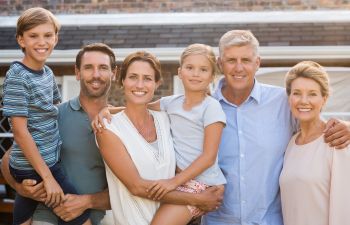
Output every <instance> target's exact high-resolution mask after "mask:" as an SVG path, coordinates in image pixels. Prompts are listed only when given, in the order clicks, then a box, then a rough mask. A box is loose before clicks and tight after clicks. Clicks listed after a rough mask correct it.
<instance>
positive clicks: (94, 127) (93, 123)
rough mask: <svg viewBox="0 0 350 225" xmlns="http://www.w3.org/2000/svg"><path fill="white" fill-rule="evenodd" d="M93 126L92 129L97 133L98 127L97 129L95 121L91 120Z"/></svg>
mask: <svg viewBox="0 0 350 225" xmlns="http://www.w3.org/2000/svg"><path fill="white" fill-rule="evenodd" d="M91 128H92V131H93V132H94V133H95V134H96V133H97V129H96V125H95V121H92V122H91Z"/></svg>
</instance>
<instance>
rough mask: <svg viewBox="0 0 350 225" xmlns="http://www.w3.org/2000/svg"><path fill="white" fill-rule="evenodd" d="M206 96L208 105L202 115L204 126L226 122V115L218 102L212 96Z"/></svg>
mask: <svg viewBox="0 0 350 225" xmlns="http://www.w3.org/2000/svg"><path fill="white" fill-rule="evenodd" d="M208 98H209V101H208V105H207V107H206V109H205V111H204V115H203V123H204V127H206V126H208V125H210V124H213V123H216V122H222V123H224V124H226V115H225V113H224V111H223V110H222V107H221V105H220V103H219V102H218V101H217V100H215V99H214V98H212V97H208Z"/></svg>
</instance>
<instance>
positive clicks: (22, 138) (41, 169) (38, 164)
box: [14, 129, 52, 179]
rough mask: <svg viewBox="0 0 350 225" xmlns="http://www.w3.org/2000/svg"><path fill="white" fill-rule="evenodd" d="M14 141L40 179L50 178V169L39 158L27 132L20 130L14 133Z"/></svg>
mask: <svg viewBox="0 0 350 225" xmlns="http://www.w3.org/2000/svg"><path fill="white" fill-rule="evenodd" d="M14 139H15V141H16V143H17V144H18V146H19V147H20V148H21V150H22V152H23V154H24V156H25V157H26V158H27V160H28V161H29V163H30V164H31V165H32V167H33V168H34V170H35V171H36V172H37V173H38V174H39V175H40V177H41V178H42V179H45V178H46V177H49V176H52V174H51V171H50V169H49V168H48V166H47V165H46V163H45V161H44V160H43V158H42V157H41V155H40V153H39V150H38V148H37V146H36V143H35V142H34V140H33V138H32V136H31V135H30V133H29V131H28V130H26V129H25V130H22V131H18V132H15V133H14Z"/></svg>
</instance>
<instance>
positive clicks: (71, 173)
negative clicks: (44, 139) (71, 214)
mask: <svg viewBox="0 0 350 225" xmlns="http://www.w3.org/2000/svg"><path fill="white" fill-rule="evenodd" d="M58 126H59V131H60V135H61V137H62V149H61V164H62V167H63V169H64V171H65V173H66V175H67V177H68V179H69V180H70V182H71V183H72V184H73V185H74V187H75V188H76V189H77V191H78V193H79V194H93V193H97V192H100V191H103V190H104V189H106V188H107V180H106V174H105V167H104V163H103V160H102V157H101V155H100V152H99V150H98V148H97V146H96V142H95V135H94V133H93V131H92V128H91V126H90V120H89V117H88V115H87V114H86V113H85V111H84V110H83V108H82V107H81V105H80V102H79V98H74V99H71V100H70V101H68V102H65V103H63V104H61V105H59V114H58ZM90 212H91V215H90V218H91V222H92V224H94V225H97V224H100V221H101V220H102V219H103V217H104V215H105V211H103V210H90ZM33 220H34V221H46V222H50V223H53V224H57V217H56V216H54V215H53V214H52V212H51V211H49V210H48V209H47V208H46V207H45V206H43V205H39V206H38V208H37V210H36V211H35V214H34V216H33Z"/></svg>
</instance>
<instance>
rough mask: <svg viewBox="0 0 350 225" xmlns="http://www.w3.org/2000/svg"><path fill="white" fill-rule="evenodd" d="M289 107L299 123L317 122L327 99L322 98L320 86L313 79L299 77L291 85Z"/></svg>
mask: <svg viewBox="0 0 350 225" xmlns="http://www.w3.org/2000/svg"><path fill="white" fill-rule="evenodd" d="M288 98H289V105H290V108H291V111H292V114H293V115H294V117H295V118H297V119H298V120H299V121H300V123H305V122H312V121H315V120H319V118H320V113H321V109H322V107H323V106H324V104H325V103H326V100H327V97H326V96H322V94H321V86H320V85H319V84H318V83H317V82H316V81H314V80H313V79H309V78H304V77H299V78H296V79H295V80H294V81H292V83H291V92H290V95H289V97H288Z"/></svg>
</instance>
